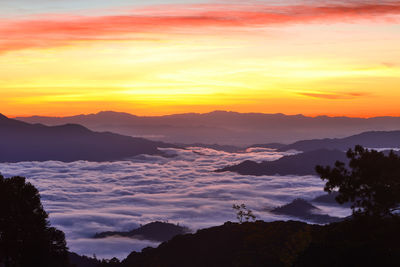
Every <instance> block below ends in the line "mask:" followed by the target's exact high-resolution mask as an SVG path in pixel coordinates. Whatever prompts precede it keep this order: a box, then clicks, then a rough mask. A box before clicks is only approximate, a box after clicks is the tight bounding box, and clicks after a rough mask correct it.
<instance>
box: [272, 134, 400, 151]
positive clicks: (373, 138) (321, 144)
mask: <svg viewBox="0 0 400 267" xmlns="http://www.w3.org/2000/svg"><path fill="white" fill-rule="evenodd" d="M356 145H361V146H363V147H367V148H398V147H400V131H390V132H383V131H375V132H365V133H361V134H357V135H352V136H349V137H346V138H340V139H328V138H327V139H315V140H303V141H298V142H296V143H293V144H290V145H286V146H283V147H281V148H279V150H280V151H287V150H291V149H294V150H298V151H312V150H316V149H338V150H342V151H346V150H348V149H349V148H354V146H356Z"/></svg>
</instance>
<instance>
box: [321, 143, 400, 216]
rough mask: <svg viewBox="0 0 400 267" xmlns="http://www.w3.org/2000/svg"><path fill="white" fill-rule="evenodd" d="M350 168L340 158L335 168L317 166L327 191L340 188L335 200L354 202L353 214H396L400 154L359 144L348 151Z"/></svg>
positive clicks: (399, 186)
mask: <svg viewBox="0 0 400 267" xmlns="http://www.w3.org/2000/svg"><path fill="white" fill-rule="evenodd" d="M347 157H348V158H349V159H350V161H349V167H350V169H347V168H346V165H345V164H344V163H343V162H340V161H337V162H336V163H335V167H334V168H331V167H329V166H326V167H322V166H317V167H316V171H317V173H318V174H319V175H320V177H321V179H322V180H327V182H326V184H325V188H324V190H325V191H327V192H332V191H333V190H335V189H338V191H339V194H338V196H337V197H336V201H337V202H339V203H340V204H343V203H345V202H351V203H352V206H351V208H352V210H353V214H354V215H368V216H374V217H384V216H388V215H392V216H393V215H395V214H394V213H395V212H396V210H399V204H400V157H399V156H398V155H396V154H395V153H394V152H393V151H390V152H389V153H388V154H387V155H385V153H383V152H378V151H376V150H368V149H365V148H363V147H361V146H359V145H358V146H356V147H355V148H354V151H353V150H352V149H350V150H349V151H348V152H347Z"/></svg>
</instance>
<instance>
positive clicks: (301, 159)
mask: <svg viewBox="0 0 400 267" xmlns="http://www.w3.org/2000/svg"><path fill="white" fill-rule="evenodd" d="M336 160H339V161H343V162H347V158H346V153H344V152H341V151H339V150H328V149H319V150H315V151H310V152H305V153H301V154H296V155H291V156H284V157H282V158H280V159H278V160H275V161H264V162H261V163H257V162H254V161H250V160H247V161H244V162H242V163H240V164H238V165H233V166H229V167H226V168H223V169H220V170H217V172H226V171H231V172H237V173H239V174H242V175H276V174H278V175H315V174H316V172H315V166H316V165H331V164H332V163H334V162H335V161H336Z"/></svg>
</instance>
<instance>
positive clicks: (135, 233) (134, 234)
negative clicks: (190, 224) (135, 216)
mask: <svg viewBox="0 0 400 267" xmlns="http://www.w3.org/2000/svg"><path fill="white" fill-rule="evenodd" d="M189 232H190V230H189V229H188V228H187V227H184V226H179V225H175V224H172V223H165V222H151V223H148V224H145V225H143V226H141V227H139V228H137V229H134V230H132V231H129V232H102V233H97V234H95V235H94V238H106V237H110V236H124V237H131V238H136V239H145V240H153V241H159V242H165V241H168V240H170V239H172V238H173V237H174V236H177V235H182V234H186V233H189Z"/></svg>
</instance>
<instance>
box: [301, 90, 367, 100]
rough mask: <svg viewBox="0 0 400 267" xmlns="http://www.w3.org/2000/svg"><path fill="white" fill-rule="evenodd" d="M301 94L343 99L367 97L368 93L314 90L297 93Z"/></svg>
mask: <svg viewBox="0 0 400 267" xmlns="http://www.w3.org/2000/svg"><path fill="white" fill-rule="evenodd" d="M297 94H298V95H301V96H306V97H313V98H320V99H331V100H335V99H337V100H342V99H354V98H359V97H365V96H368V95H369V94H367V93H314V92H300V93H297Z"/></svg>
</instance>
